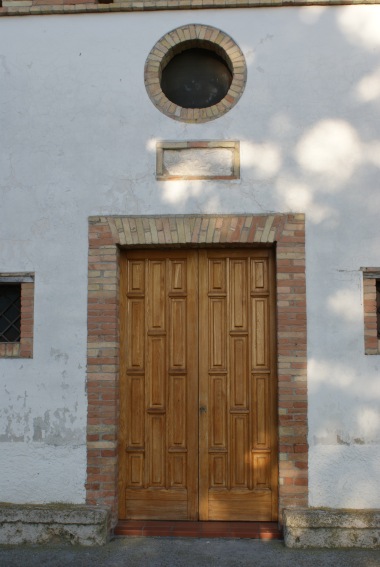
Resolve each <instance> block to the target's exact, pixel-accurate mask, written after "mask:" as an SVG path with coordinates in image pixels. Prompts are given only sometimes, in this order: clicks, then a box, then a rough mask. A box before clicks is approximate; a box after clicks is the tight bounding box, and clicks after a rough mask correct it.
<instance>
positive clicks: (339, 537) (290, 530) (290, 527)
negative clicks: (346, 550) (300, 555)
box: [283, 508, 380, 549]
mask: <svg viewBox="0 0 380 567" xmlns="http://www.w3.org/2000/svg"><path fill="white" fill-rule="evenodd" d="M283 520H284V541H285V545H286V546H287V547H293V548H308V547H324V548H339V547H358V548H367V549H380V510H379V509H372V510H343V509H333V508H323V509H316V508H303V509H300V508H286V509H284V512H283Z"/></svg>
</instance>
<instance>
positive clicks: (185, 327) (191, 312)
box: [119, 249, 278, 521]
mask: <svg viewBox="0 0 380 567" xmlns="http://www.w3.org/2000/svg"><path fill="white" fill-rule="evenodd" d="M273 270H274V261H273V255H272V251H271V250H269V249H257V250H255V249H253V250H247V249H223V250H221V249H218V250H213V249H208V250H189V249H185V250H160V251H157V250H156V251H152V250H150V251H147V250H140V251H131V252H127V253H125V254H124V255H123V256H122V263H121V289H122V293H121V311H120V315H121V357H120V359H121V369H120V370H121V371H120V437H119V447H120V452H119V463H120V471H119V501H120V507H119V517H120V519H154V520H230V521H232V520H245V521H247V520H248V521H249V520H252V521H272V520H276V519H277V468H278V465H277V435H276V376H275V341H274V336H275V329H274V326H275V325H274V319H275V318H274V273H273Z"/></svg>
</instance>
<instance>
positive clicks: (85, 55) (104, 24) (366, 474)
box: [0, 5, 380, 508]
mask: <svg viewBox="0 0 380 567" xmlns="http://www.w3.org/2000/svg"><path fill="white" fill-rule="evenodd" d="M187 23H204V24H208V25H212V26H215V27H219V28H220V29H222V30H223V31H225V32H226V33H228V34H229V35H231V36H232V38H233V39H234V40H235V41H236V42H237V43H238V45H239V46H240V48H241V49H242V51H243V53H244V55H245V57H246V61H247V66H248V81H247V86H246V89H245V92H244V94H243V96H242V98H241V99H240V101H239V103H238V104H237V105H236V107H234V108H233V109H232V110H231V111H230V112H229V113H227V114H226V115H225V116H223V117H221V118H219V119H217V120H215V121H212V122H208V123H204V124H183V123H181V122H177V121H173V120H171V119H169V118H167V117H166V116H164V115H163V114H161V113H160V112H159V111H158V110H157V109H156V108H155V107H154V106H153V105H152V103H151V101H150V100H149V98H148V96H147V94H146V92H145V88H144V83H143V69H144V63H145V59H146V57H147V55H148V53H149V51H150V50H151V48H152V47H153V45H154V44H155V42H156V41H157V40H158V39H159V38H160V37H161V36H162V35H164V34H165V33H166V32H167V31H169V30H171V29H173V28H175V27H177V26H181V25H184V24H187ZM379 26H380V6H375V5H374V6H370V5H366V6H340V7H336V8H334V7H305V8H278V9H259V10H254V9H247V10H244V9H241V10H239V9H237V10H220V11H208V10H202V11H196V12H187V11H178V12H172V11H170V12H159V13H158V12H156V13H150V12H146V13H128V14H124V13H116V14H101V15H100V14H99V15H98V14H94V15H74V16H69V15H68V16H46V17H38V16H34V17H33V18H17V17H16V18H15V17H12V18H1V19H0V78H1V85H2V87H1V89H0V150H1V151H0V191H1V208H0V271H3V272H12V271H15V272H22V271H28V272H34V273H35V327H34V356H33V359H31V360H24V359H13V360H11V359H7V360H0V441H2V448H1V453H2V458H1V462H0V500H2V501H6V502H15V503H17V502H41V503H43V502H54V501H64V502H72V503H81V502H83V501H84V498H85V488H84V484H85V465H86V444H85V443H86V436H85V425H86V392H85V376H86V368H85V364H86V362H85V361H86V358H85V356H86V290H87V246H88V245H87V219H88V217H89V216H91V215H98V214H107V215H139V214H171V213H183V214H185V213H186V214H189V213H240V212H245V213H252V214H257V213H267V212H288V211H293V212H305V213H306V221H307V239H306V244H307V270H306V271H307V298H308V345H309V352H308V361H309V362H308V385H309V443H310V453H309V455H310V493H309V503H310V505H313V506H336V507H347V508H350V507H354V508H355V507H356V508H366V507H376V506H377V507H380V492H379V490H378V478H379V475H380V415H379V410H378V408H379V402H380V386H379V358H378V356H365V355H364V341H363V308H362V279H361V272H360V267H361V266H379V265H380V255H379V250H380V235H379V230H378V212H379V210H380V191H379V178H380V177H379V168H380V157H379V156H380V63H379V61H380V58H379V56H380V38H379V34H378V29H379ZM161 139H163V140H174V141H176V140H193V139H201V140H202V139H205V140H210V139H211V140H212V139H217V140H224V139H227V140H240V144H241V179H240V180H235V181H220V180H218V181H209V180H207V181H201V180H200V181H156V179H155V144H156V141H158V140H161Z"/></svg>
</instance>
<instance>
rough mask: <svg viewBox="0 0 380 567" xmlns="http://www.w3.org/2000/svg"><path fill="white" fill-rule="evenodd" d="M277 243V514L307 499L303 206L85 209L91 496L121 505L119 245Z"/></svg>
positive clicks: (89, 500) (89, 498)
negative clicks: (266, 210)
mask: <svg viewBox="0 0 380 567" xmlns="http://www.w3.org/2000/svg"><path fill="white" fill-rule="evenodd" d="M180 246H185V247H189V246H190V247H205V246H206V247H208V248H209V247H212V246H215V247H226V246H227V247H248V248H250V247H255V248H257V247H268V246H269V247H274V248H275V264H276V266H275V269H276V317H277V325H276V327H277V337H276V342H277V379H278V441H279V519H280V522H281V517H282V509H283V508H284V507H286V506H307V504H308V445H307V376H306V365H307V341H306V287H305V217H304V215H303V214H298V213H288V214H270V215H183V216H181V215H178V216H176V215H173V216H139V217H131V216H129V217H128V216H125V217H122V216H116V217H114V216H97V217H90V218H89V256H88V260H89V264H88V343H87V346H88V350H87V384H86V386H87V395H88V413H87V483H86V501H87V503H88V504H92V505H106V506H109V507H110V508H111V509H112V512H113V515H112V526H114V525H115V524H116V523H117V509H118V458H117V452H118V449H117V447H118V423H119V251H120V249H121V248H123V249H124V248H150V247H152V248H154V247H156V248H161V247H168V248H173V247H180Z"/></svg>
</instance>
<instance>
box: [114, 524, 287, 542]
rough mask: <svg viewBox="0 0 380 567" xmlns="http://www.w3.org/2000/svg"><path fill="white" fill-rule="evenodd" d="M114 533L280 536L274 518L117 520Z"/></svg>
mask: <svg viewBox="0 0 380 567" xmlns="http://www.w3.org/2000/svg"><path fill="white" fill-rule="evenodd" d="M114 535H115V536H145V537H149V536H161V537H196V538H213V537H220V538H247V539H262V540H263V539H265V540H268V539H282V530H281V529H280V528H279V526H278V524H277V522H214V521H210V522H192V521H159V520H119V522H118V524H117V526H116V528H115V531H114Z"/></svg>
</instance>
